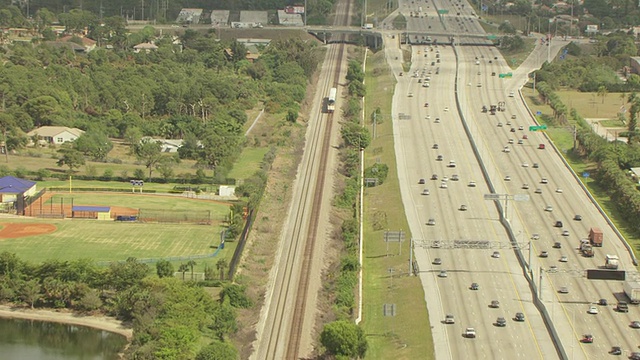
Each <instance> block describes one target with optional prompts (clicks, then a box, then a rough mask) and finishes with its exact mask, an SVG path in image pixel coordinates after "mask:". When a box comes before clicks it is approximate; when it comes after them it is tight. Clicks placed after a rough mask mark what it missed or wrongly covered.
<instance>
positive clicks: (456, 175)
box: [451, 174, 460, 181]
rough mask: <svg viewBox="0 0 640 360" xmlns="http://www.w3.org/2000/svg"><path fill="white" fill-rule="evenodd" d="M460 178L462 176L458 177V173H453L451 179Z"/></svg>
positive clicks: (456, 179)
mask: <svg viewBox="0 0 640 360" xmlns="http://www.w3.org/2000/svg"><path fill="white" fill-rule="evenodd" d="M458 180H460V177H458V174H453V175H451V181H458Z"/></svg>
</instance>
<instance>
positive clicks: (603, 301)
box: [598, 299, 608, 306]
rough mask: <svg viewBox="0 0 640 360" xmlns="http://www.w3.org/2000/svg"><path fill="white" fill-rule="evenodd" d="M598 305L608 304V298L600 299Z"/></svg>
mask: <svg viewBox="0 0 640 360" xmlns="http://www.w3.org/2000/svg"><path fill="white" fill-rule="evenodd" d="M598 305H602V306H607V305H608V303H607V299H600V300H598Z"/></svg>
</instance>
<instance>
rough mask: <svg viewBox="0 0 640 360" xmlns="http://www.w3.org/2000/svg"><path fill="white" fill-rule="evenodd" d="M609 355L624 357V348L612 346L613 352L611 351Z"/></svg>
mask: <svg viewBox="0 0 640 360" xmlns="http://www.w3.org/2000/svg"><path fill="white" fill-rule="evenodd" d="M609 354H611V355H622V348H621V347H620V346H612V347H611V350H609Z"/></svg>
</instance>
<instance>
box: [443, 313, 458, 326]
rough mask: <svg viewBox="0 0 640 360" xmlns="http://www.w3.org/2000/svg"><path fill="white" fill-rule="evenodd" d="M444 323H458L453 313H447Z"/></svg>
mask: <svg viewBox="0 0 640 360" xmlns="http://www.w3.org/2000/svg"><path fill="white" fill-rule="evenodd" d="M444 323H445V324H455V323H456V320H455V318H454V317H453V314H447V315H446V316H445V317H444Z"/></svg>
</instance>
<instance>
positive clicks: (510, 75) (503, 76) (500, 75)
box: [498, 72, 513, 79]
mask: <svg viewBox="0 0 640 360" xmlns="http://www.w3.org/2000/svg"><path fill="white" fill-rule="evenodd" d="M498 77H499V78H500V79H504V78H511V77H513V73H510V72H508V73H505V74H498Z"/></svg>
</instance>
